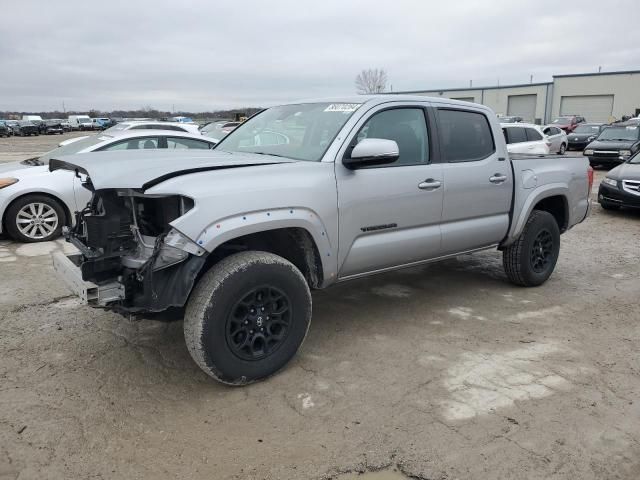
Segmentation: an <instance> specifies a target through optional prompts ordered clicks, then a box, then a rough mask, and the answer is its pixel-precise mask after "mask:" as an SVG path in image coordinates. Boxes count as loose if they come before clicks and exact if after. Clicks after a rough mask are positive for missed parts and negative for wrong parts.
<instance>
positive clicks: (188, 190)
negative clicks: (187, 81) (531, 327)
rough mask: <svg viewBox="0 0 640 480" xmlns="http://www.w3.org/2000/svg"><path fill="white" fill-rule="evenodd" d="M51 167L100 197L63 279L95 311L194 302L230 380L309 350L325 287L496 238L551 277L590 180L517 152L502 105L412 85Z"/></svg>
mask: <svg viewBox="0 0 640 480" xmlns="http://www.w3.org/2000/svg"><path fill="white" fill-rule="evenodd" d="M49 168H50V170H52V171H53V170H57V169H67V170H71V171H74V172H75V173H76V175H75V177H76V181H77V188H87V189H89V190H91V192H93V193H92V199H91V201H90V202H89V204H88V205H87V206H86V208H84V209H83V210H82V211H79V212H76V213H75V216H74V219H73V221H72V224H71V225H70V226H69V227H67V228H65V230H64V235H65V237H66V239H67V240H68V241H69V242H71V243H72V244H73V245H75V246H76V247H77V249H78V250H79V253H77V254H74V255H70V256H65V255H64V254H62V253H58V254H55V255H54V259H53V262H54V268H55V270H56V271H57V272H58V274H59V275H60V277H61V278H62V279H63V280H65V281H66V283H67V284H68V285H69V286H70V288H71V289H72V290H73V291H74V292H76V293H77V294H78V295H79V296H80V297H81V298H82V300H83V301H84V302H85V303H87V304H89V305H91V306H93V307H97V308H104V309H109V310H112V311H115V312H120V313H122V314H124V315H136V316H144V314H145V313H149V312H160V311H163V310H167V309H173V310H174V311H177V312H180V313H182V314H183V316H184V335H185V340H186V343H187V346H188V349H189V352H190V353H191V355H192V357H193V359H194V360H195V362H196V363H197V364H198V365H199V366H200V367H201V368H202V369H203V370H204V371H205V372H206V373H207V374H209V375H210V376H211V377H213V378H215V379H217V380H219V381H221V382H223V383H226V384H230V385H244V384H248V383H251V382H253V381H256V380H259V379H262V378H265V377H268V376H269V375H271V374H273V373H275V372H277V371H278V370H279V369H281V368H282V367H283V366H284V365H285V364H287V362H288V361H289V360H290V359H291V358H292V357H293V356H294V355H295V353H296V352H297V350H298V349H299V348H300V346H301V345H302V342H303V340H304V338H305V335H306V334H307V330H308V328H309V323H310V320H311V299H312V297H311V294H310V290H311V289H321V288H325V287H328V286H330V285H333V284H338V283H340V282H344V281H348V280H351V279H354V278H359V277H363V276H365V275H371V274H375V273H380V272H386V271H389V270H393V269H398V268H404V267H410V266H414V265H419V264H423V263H427V262H433V261H437V260H442V259H446V258H450V257H453V256H456V255H460V254H463V253H469V252H476V251H480V250H486V249H495V248H497V249H498V250H500V251H502V258H503V263H504V269H505V272H506V276H507V277H508V279H509V280H510V281H511V282H513V283H515V284H517V285H522V286H529V287H532V286H536V285H540V284H542V283H543V282H545V281H546V280H547V279H548V278H549V276H550V275H551V273H552V272H553V270H554V267H555V265H556V261H557V259H558V254H559V250H560V234H561V233H563V232H565V231H567V230H568V229H569V228H571V227H573V226H574V225H576V224H577V223H579V222H581V221H583V220H584V219H585V217H586V216H587V214H588V212H589V208H590V202H589V192H590V191H591V184H592V181H593V172H592V170H591V168H590V167H589V165H588V161H587V159H586V158H583V157H582V158H568V157H561V156H517V155H512V156H509V155H508V153H507V148H506V145H505V141H504V136H503V134H502V130H501V128H500V124H499V123H498V120H497V118H496V116H495V114H494V113H493V112H492V111H491V110H490V109H489V108H487V107H484V106H482V105H478V104H471V103H465V102H458V101H454V100H447V99H436V98H428V97H417V96H416V97H412V96H399V95H378V96H357V97H354V98H342V99H333V100H319V101H308V102H301V103H294V104H288V105H280V106H275V107H272V108H268V109H266V110H264V111H262V112H260V113H258V114H257V115H255V116H253V117H252V118H250V119H249V120H247V121H246V122H245V123H243V124H242V125H240V126H238V128H236V129H235V130H234V131H233V132H231V133H230V134H229V135H228V136H226V137H225V138H224V139H223V140H221V141H220V143H219V144H218V146H217V147H216V148H215V149H214V150H212V151H197V150H182V151H172V152H169V151H160V150H154V151H150V150H149V151H144V150H136V151H121V152H100V153H91V154H76V155H73V156H67V157H60V158H55V159H52V160H51V161H50V165H49ZM461 294H462V292H461Z"/></svg>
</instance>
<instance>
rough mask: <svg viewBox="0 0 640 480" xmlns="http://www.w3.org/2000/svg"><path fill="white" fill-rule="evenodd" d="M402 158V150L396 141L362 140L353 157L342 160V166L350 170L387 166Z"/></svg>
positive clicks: (354, 149) (380, 139) (381, 139)
mask: <svg viewBox="0 0 640 480" xmlns="http://www.w3.org/2000/svg"><path fill="white" fill-rule="evenodd" d="M398 158H400V149H399V148H398V144H397V143H396V142H395V141H394V140H387V139H385V138H365V139H363V140H361V141H360V142H359V143H358V144H357V145H356V146H355V147H353V150H352V151H351V155H350V156H349V157H348V158H347V157H345V158H344V159H343V160H342V164H343V165H344V166H345V167H346V168H348V169H349V170H356V169H358V168H362V167H369V166H374V165H386V164H389V163H393V162H395V161H396V160H398Z"/></svg>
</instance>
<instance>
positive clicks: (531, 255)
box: [502, 210, 560, 287]
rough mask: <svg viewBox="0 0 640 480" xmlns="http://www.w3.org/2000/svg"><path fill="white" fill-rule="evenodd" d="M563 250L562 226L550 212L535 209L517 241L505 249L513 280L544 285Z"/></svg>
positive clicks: (504, 258) (505, 262)
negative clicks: (561, 245) (559, 225)
mask: <svg viewBox="0 0 640 480" xmlns="http://www.w3.org/2000/svg"><path fill="white" fill-rule="evenodd" d="M559 254H560V229H559V228H558V224H557V223H556V219H555V218H554V217H553V215H551V214H550V213H549V212H544V211H541V210H534V211H533V212H531V215H530V216H529V219H528V220H527V223H526V224H525V226H524V230H523V231H522V233H521V234H520V237H519V238H518V240H516V242H515V243H513V244H512V245H510V246H509V247H507V248H506V249H505V250H504V251H503V252H502V264H503V266H504V271H505V273H506V274H507V277H508V278H509V280H510V281H511V282H512V283H514V284H516V285H521V286H523V287H535V286H538V285H542V284H543V283H544V282H546V281H547V279H548V278H549V277H550V276H551V274H552V273H553V269H554V268H555V266H556V262H557V261H558V255H559Z"/></svg>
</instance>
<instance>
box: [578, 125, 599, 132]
mask: <svg viewBox="0 0 640 480" xmlns="http://www.w3.org/2000/svg"><path fill="white" fill-rule="evenodd" d="M599 131H600V126H599V125H579V126H577V127H576V129H575V130H574V131H573V133H598V132H599Z"/></svg>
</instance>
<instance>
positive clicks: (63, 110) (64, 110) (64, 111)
mask: <svg viewBox="0 0 640 480" xmlns="http://www.w3.org/2000/svg"><path fill="white" fill-rule="evenodd" d="M62 113H67V109H66V108H64V100H62Z"/></svg>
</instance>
